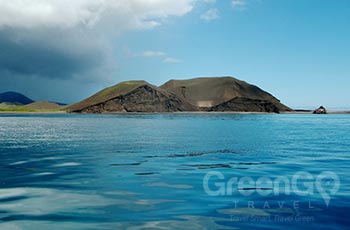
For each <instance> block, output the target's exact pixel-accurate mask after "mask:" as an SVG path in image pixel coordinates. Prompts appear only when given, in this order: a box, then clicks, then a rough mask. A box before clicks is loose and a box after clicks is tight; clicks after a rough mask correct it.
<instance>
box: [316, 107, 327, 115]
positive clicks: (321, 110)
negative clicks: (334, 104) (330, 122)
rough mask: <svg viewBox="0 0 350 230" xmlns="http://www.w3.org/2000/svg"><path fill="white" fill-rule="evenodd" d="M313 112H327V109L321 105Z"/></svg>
mask: <svg viewBox="0 0 350 230" xmlns="http://www.w3.org/2000/svg"><path fill="white" fill-rule="evenodd" d="M312 113H313V114H327V110H326V108H325V107H323V106H320V107H319V108H318V109H315V110H314V111H313V112H312Z"/></svg>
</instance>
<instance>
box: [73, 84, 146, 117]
mask: <svg viewBox="0 0 350 230" xmlns="http://www.w3.org/2000/svg"><path fill="white" fill-rule="evenodd" d="M143 85H149V84H148V83H147V82H146V81H142V80H140V81H126V82H121V83H118V84H116V85H114V86H111V87H108V88H105V89H103V90H101V91H99V92H98V93H96V94H94V95H92V96H91V97H89V98H87V99H85V100H83V101H81V102H78V103H75V104H73V105H70V106H68V110H70V111H75V110H80V109H83V108H85V107H88V106H91V105H96V104H98V103H102V102H105V101H108V100H110V99H113V98H116V97H118V96H120V95H124V94H127V93H129V92H131V91H133V90H135V89H137V88H138V87H140V86H143Z"/></svg>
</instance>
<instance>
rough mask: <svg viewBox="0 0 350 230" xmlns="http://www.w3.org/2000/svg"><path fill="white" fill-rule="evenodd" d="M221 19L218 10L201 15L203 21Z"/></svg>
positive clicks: (211, 10) (210, 10)
mask: <svg viewBox="0 0 350 230" xmlns="http://www.w3.org/2000/svg"><path fill="white" fill-rule="evenodd" d="M218 17H219V11H218V9H215V8H213V9H209V10H207V11H206V12H205V13H203V14H202V15H201V19H203V20H207V21H212V20H215V19H217V18H218Z"/></svg>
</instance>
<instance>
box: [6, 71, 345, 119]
mask: <svg viewBox="0 0 350 230" xmlns="http://www.w3.org/2000/svg"><path fill="white" fill-rule="evenodd" d="M314 109H315V108H306V109H305V108H295V109H291V108H289V107H288V106H286V105H284V104H282V103H281V102H280V101H279V100H278V99H277V98H276V97H274V96H273V95H272V94H270V93H268V92H266V91H264V90H262V89H260V88H259V87H257V86H255V85H252V84H249V83H247V82H245V81H242V80H238V79H236V78H234V77H229V76H226V77H200V78H192V79H187V80H169V81H167V82H166V83H164V84H163V85H161V86H159V87H158V86H155V85H152V84H150V83H148V82H146V81H143V80H132V81H125V82H120V83H118V84H116V85H114V86H111V87H107V88H105V89H103V90H101V91H99V92H97V93H96V94H94V95H92V96H90V97H88V98H86V99H84V100H82V101H80V102H77V103H73V104H70V105H67V104H65V103H59V102H52V101H33V100H32V99H30V98H29V97H27V96H25V95H23V94H21V93H18V92H13V91H8V92H5V93H0V112H69V113H128V112H133V113H137V112H145V113H157V112H160V113H161V112H263V113H280V112H296V113H310V112H312V111H313V110H314ZM331 113H349V111H348V109H346V108H344V109H333V110H331Z"/></svg>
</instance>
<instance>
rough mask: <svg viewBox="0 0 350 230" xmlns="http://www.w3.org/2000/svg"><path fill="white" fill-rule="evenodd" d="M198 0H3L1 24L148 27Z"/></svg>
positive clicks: (1, 25) (1, 0) (183, 12)
mask: <svg viewBox="0 0 350 230" xmlns="http://www.w3.org/2000/svg"><path fill="white" fill-rule="evenodd" d="M194 1H195V0H30V1H28V0H11V1H9V0H0V27H20V28H33V27H59V28H71V27H75V26H87V27H94V26H97V25H99V24H101V23H102V24H106V23H110V24H112V25H115V29H120V28H122V29H135V28H136V29H139V28H141V29H145V28H146V29H147V28H153V27H155V26H159V25H161V24H162V19H164V18H167V17H169V16H182V15H184V14H186V13H188V12H190V11H191V10H192V8H193V3H194Z"/></svg>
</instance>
